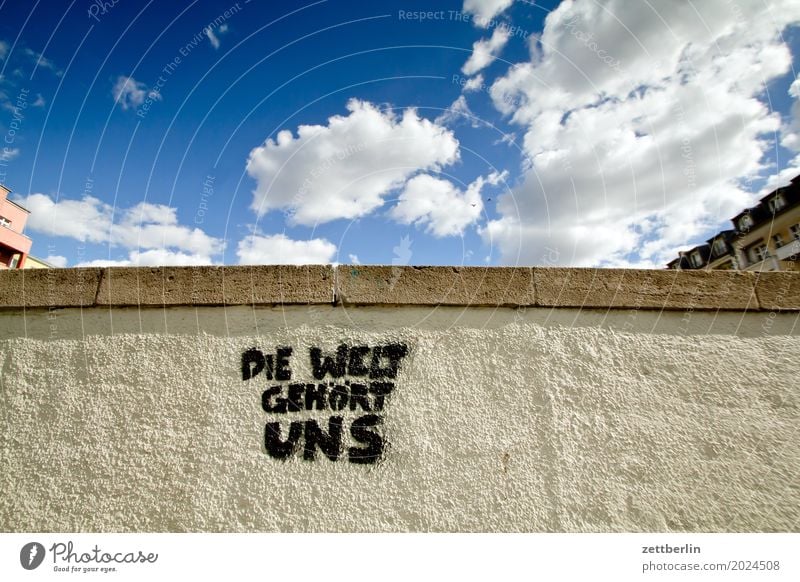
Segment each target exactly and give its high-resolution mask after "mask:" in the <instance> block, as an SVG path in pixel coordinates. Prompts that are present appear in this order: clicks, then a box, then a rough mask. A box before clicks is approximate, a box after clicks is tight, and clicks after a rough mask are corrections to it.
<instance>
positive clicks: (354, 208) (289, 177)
mask: <svg viewBox="0 0 800 582" xmlns="http://www.w3.org/2000/svg"><path fill="white" fill-rule="evenodd" d="M347 109H348V111H349V112H350V113H349V115H347V116H340V115H337V116H333V117H331V118H329V119H328V123H327V125H301V126H300V127H299V128H298V129H297V137H295V136H294V135H292V133H291V132H290V131H288V130H284V131H281V132H280V133H279V134H278V136H277V139H276V140H272V139H268V140H267V141H266V142H265V143H264V145H262V146H259V147H257V148H255V149H253V150H252V151H251V152H250V157H249V159H248V162H247V172H248V174H249V175H250V176H251V177H253V178H255V180H256V181H257V187H256V189H255V191H254V192H253V194H254V196H253V204H252V208H253V210H255V211H256V212H257V213H258V215H259V216H260V215H263V214H265V213H266V212H268V211H270V210H273V209H286V210H287V211H288V214H289V216H288V220H289V223H290V224H303V225H314V224H317V223H322V222H327V221H331V220H336V219H339V218H348V219H354V218H358V217H360V216H364V215H366V214H369V213H370V212H372V211H373V210H375V209H376V208H378V207H380V206H381V205H382V204H383V201H384V196H385V195H386V194H387V193H388V192H390V191H391V190H393V189H395V188H398V187H400V186H402V185H403V183H404V182H405V181H406V180H407V179H408V177H409V176H411V175H413V174H415V173H416V172H418V171H420V170H434V171H438V170H439V169H440V168H441V167H442V166H446V165H448V164H452V163H453V162H455V161H456V160H458V157H459V144H458V140H456V138H455V137H454V135H453V133H452V132H451V131H450V130H448V129H447V128H445V127H442V126H440V125H438V124H436V123H434V122H431V121H429V120H427V119H424V118H421V117H419V115H418V114H417V112H416V110H414V109H407V110H405V111H404V112H403V113H402V115H398V114H396V113H394V112H393V111H391V110H388V111H380V110H379V109H378V108H377V107H376V106H375V105H372V104H371V103H367V102H363V101H358V100H355V99H353V100H351V101H350V102H349V103H348V104H347Z"/></svg>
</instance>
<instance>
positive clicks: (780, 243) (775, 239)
mask: <svg viewBox="0 0 800 582" xmlns="http://www.w3.org/2000/svg"><path fill="white" fill-rule="evenodd" d="M772 242H774V243H775V248H776V249H779V248H781V247H782V246H783V237H782V236H781V235H779V234H773V235H772Z"/></svg>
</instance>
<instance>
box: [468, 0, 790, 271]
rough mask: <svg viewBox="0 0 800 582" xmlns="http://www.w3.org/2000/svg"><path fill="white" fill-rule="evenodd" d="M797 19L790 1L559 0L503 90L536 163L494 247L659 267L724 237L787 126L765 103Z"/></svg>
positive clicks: (517, 256)
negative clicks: (708, 239) (714, 235)
mask: <svg viewBox="0 0 800 582" xmlns="http://www.w3.org/2000/svg"><path fill="white" fill-rule="evenodd" d="M798 22H800V5H798V4H797V3H796V2H791V1H788V0H785V1H778V2H775V3H772V4H771V5H769V6H767V5H766V4H764V3H763V2H761V1H760V0H747V1H741V2H738V3H737V4H735V5H731V4H730V3H728V2H725V1H724V0H714V1H708V2H703V3H693V4H688V3H686V4H684V3H664V4H652V3H624V2H621V0H603V1H594V0H591V1H590V0H575V1H573V2H563V3H562V4H560V5H559V6H558V8H556V10H554V11H553V12H551V13H550V14H549V15H548V17H547V19H546V21H545V28H544V31H543V33H542V35H541V41H540V43H539V45H538V46H537V47H534V50H532V51H531V60H530V61H528V62H525V63H520V64H518V65H515V66H513V67H512V68H511V69H509V71H508V72H507V73H506V74H505V75H504V76H503V77H501V78H499V79H498V80H496V81H495V83H494V84H493V86H492V88H491V94H492V98H493V102H494V104H495V107H496V108H497V109H498V110H499V111H501V112H503V113H504V114H506V115H507V116H508V117H509V118H510V119H511V120H512V122H514V123H516V124H518V125H519V126H521V127H522V128H523V130H524V132H525V135H524V140H523V143H524V151H525V155H526V161H525V165H524V171H525V172H524V176H523V179H522V180H521V183H520V185H519V186H518V187H516V188H515V189H514V190H513V192H512V193H509V194H505V195H503V196H501V197H500V199H499V202H498V206H497V210H498V212H499V215H500V216H499V217H498V218H497V219H496V220H492V221H490V222H489V223H488V224H487V225H486V227H485V228H484V229H482V233H483V234H484V236H485V238H486V239H487V241H491V242H492V243H495V244H497V245H499V248H500V250H501V254H502V259H503V261H504V262H506V263H515V262H526V263H540V262H542V257H543V256H544V255H547V256H548V257H550V259H551V261H555V262H557V263H561V264H572V265H624V264H636V265H639V266H641V265H643V264H648V265H651V266H658V267H661V266H663V265H664V264H665V263H666V262H667V261H668V260H669V259H671V258H673V257H674V254H675V252H676V249H677V248H678V247H680V246H685V245H686V244H687V243H689V242H691V241H692V239H693V238H694V239H695V240H696V238H697V237H700V236H703V235H705V234H707V233H708V231H709V230H711V229H716V228H720V227H724V225H725V223H726V221H727V219H729V218H730V217H731V216H733V215H734V214H736V213H737V212H738V211H739V210H741V209H742V208H744V207H746V206H747V205H748V204H749V203H751V202H752V201H753V195H752V194H750V193H749V192H747V190H746V189H744V188H743V187H741V184H742V183H743V182H746V181H747V180H749V179H750V178H752V177H754V176H757V175H759V174H760V172H762V171H763V170H764V168H765V162H764V161H763V156H764V153H765V151H766V150H767V149H768V148H769V147H770V144H771V140H774V138H775V134H776V132H777V131H778V129H779V127H780V119H779V116H778V115H776V114H774V113H772V112H771V111H770V108H769V107H768V106H767V105H766V104H765V102H764V97H763V95H764V91H765V89H766V88H767V87H768V84H769V82H770V81H772V80H774V79H776V78H777V77H779V76H781V75H783V74H785V73H786V72H787V71H788V70H789V68H790V65H791V55H790V52H789V50H788V48H787V46H786V44H785V43H784V42H783V41H782V39H781V37H780V32H781V31H782V30H783V29H784V28H785V27H787V26H789V25H791V24H795V23H798ZM548 249H549V250H548ZM553 257H558V258H557V259H553Z"/></svg>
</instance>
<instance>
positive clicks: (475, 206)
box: [389, 172, 506, 238]
mask: <svg viewBox="0 0 800 582" xmlns="http://www.w3.org/2000/svg"><path fill="white" fill-rule="evenodd" d="M505 178H506V174H499V173H496V172H495V173H492V174H491V175H490V176H489V177H488V178H484V177H482V176H481V177H479V178H478V179H477V180H475V181H474V182H472V183H471V184H470V185H469V186H467V189H466V190H465V191H463V192H462V191H461V190H459V189H458V188H457V187H456V186H455V185H454V184H453V183H452V182H450V181H449V180H445V179H442V178H436V177H434V176H430V175H428V174H420V175H419V176H415V177H414V178H412V179H411V180H409V181H408V183H407V184H406V185H405V188H404V189H403V192H402V193H401V194H400V198H399V199H398V202H397V204H396V205H395V206H394V208H392V210H391V211H390V212H389V216H390V217H391V218H393V219H394V220H396V221H397V222H400V223H402V224H415V225H417V226H424V227H425V230H426V231H427V232H428V233H430V234H432V235H433V236H435V237H437V238H441V237H445V236H458V235H462V234H464V230H465V229H466V228H467V227H468V226H469V225H471V224H474V223H475V222H476V221H477V220H478V219H479V218H480V216H481V213H482V212H483V198H482V196H481V190H482V189H483V187H484V185H486V184H492V185H497V184H498V183H499V182H500V181H501V180H504V179H505Z"/></svg>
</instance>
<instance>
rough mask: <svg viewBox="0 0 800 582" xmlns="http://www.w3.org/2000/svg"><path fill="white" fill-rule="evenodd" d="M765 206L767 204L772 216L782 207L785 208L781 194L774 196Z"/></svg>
mask: <svg viewBox="0 0 800 582" xmlns="http://www.w3.org/2000/svg"><path fill="white" fill-rule="evenodd" d="M767 204H769V209H770V211H771V212H772V213H773V214H774V213H775V212H778V211H779V210H780V209H781V208H783V207H784V206H786V203H785V202H784V201H783V196H782V195H781V194H776V195H775V196H773V197H772V198H770V199H769V201H768V202H767Z"/></svg>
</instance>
